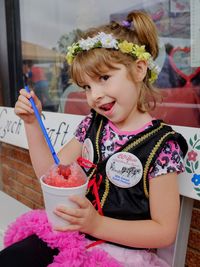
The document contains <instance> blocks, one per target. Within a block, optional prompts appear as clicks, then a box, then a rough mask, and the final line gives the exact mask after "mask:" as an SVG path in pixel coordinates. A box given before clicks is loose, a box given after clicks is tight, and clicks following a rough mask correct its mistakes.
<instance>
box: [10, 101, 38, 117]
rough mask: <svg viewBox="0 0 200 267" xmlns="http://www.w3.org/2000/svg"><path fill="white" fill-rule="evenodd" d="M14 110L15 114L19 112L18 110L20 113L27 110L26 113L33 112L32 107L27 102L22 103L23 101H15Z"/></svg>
mask: <svg viewBox="0 0 200 267" xmlns="http://www.w3.org/2000/svg"><path fill="white" fill-rule="evenodd" d="M15 112H16V113H17V114H19V112H20V113H21V112H22V113H24V112H27V113H31V114H33V113H34V111H33V109H32V107H31V106H30V105H28V104H27V103H24V102H21V101H19V102H17V103H16V105H15Z"/></svg>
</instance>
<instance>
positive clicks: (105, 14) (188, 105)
mask: <svg viewBox="0 0 200 267" xmlns="http://www.w3.org/2000/svg"><path fill="white" fill-rule="evenodd" d="M194 2H198V1H194ZM133 9H141V10H145V11H147V12H148V13H149V14H150V15H151V17H152V18H153V20H154V22H155V23H156V25H157V28H158V32H159V36H160V56H159V58H158V59H157V62H158V64H159V65H160V67H161V73H160V75H159V79H158V81H157V83H156V86H157V87H158V88H159V89H160V91H161V92H162V93H163V95H164V96H165V97H164V100H163V103H162V104H160V105H158V107H157V109H156V110H155V111H154V112H152V115H153V116H155V117H160V116H161V117H162V118H163V119H164V120H165V121H166V122H168V123H170V124H177V125H186V126H195V127H199V125H200V64H199V63H198V62H197V64H196V65H195V66H193V63H192V62H191V37H190V36H191V28H192V27H194V25H191V21H192V19H191V18H193V16H194V12H193V10H191V6H190V1H189V0H184V1H183V0H180V1H179V0H154V1H153V0H151V1H149V0H143V1H141V0H136V1H132V0H124V1H115V0H110V1H107V0H102V1H95V0H85V1H81V0H76V1H70V0H59V1H54V0H43V1H40V0H29V1H26V0H20V12H21V15H20V16H21V34H22V56H23V74H24V82H26V83H28V84H29V85H30V86H31V87H32V88H33V89H34V90H35V92H36V94H37V95H38V96H39V97H40V99H41V101H42V104H43V108H44V110H49V111H59V112H65V113H73V114H87V113H88V112H89V107H88V106H87V102H86V99H85V95H84V92H83V91H82V90H81V89H80V88H78V87H77V86H75V85H73V84H71V83H70V78H69V75H68V72H67V70H68V65H67V63H66V60H65V52H66V48H67V46H68V45H70V44H71V43H72V42H74V41H76V40H78V39H79V36H80V34H81V32H82V31H84V30H85V29H87V28H88V27H91V26H97V25H100V24H104V23H107V22H109V21H110V20H117V21H120V20H123V19H125V18H126V15H127V13H128V12H129V11H130V10H133ZM150 34H151V33H150ZM192 52H194V49H193V51H192ZM198 52H199V51H197V53H198Z"/></svg>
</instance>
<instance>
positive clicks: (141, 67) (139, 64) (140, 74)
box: [134, 59, 148, 82]
mask: <svg viewBox="0 0 200 267" xmlns="http://www.w3.org/2000/svg"><path fill="white" fill-rule="evenodd" d="M147 68H148V65H147V62H146V61H145V60H140V59H138V60H136V61H135V77H134V78H135V81H136V82H142V81H143V80H144V77H145V76H146V74H147Z"/></svg>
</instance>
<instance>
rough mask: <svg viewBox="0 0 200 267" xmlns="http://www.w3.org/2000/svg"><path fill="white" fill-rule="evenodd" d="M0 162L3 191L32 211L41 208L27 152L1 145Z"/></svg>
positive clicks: (37, 184)
mask: <svg viewBox="0 0 200 267" xmlns="http://www.w3.org/2000/svg"><path fill="white" fill-rule="evenodd" d="M1 160H2V183H3V191H4V192H6V193H7V194H9V195H11V196H13V197H14V198H16V199H17V200H19V201H21V202H22V203H24V204H25V205H27V206H28V207H30V208H32V209H35V208H41V207H43V198H42V193H41V189H40V184H39V181H38V179H37V177H36V175H35V173H34V170H33V168H32V166H31V161H30V157H29V154H28V151H27V150H26V149H22V148H18V147H15V146H11V145H8V144H5V143H3V144H2V148H1Z"/></svg>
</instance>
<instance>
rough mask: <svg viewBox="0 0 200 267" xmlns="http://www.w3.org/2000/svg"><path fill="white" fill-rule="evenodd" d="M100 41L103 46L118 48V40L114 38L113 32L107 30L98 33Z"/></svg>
mask: <svg viewBox="0 0 200 267" xmlns="http://www.w3.org/2000/svg"><path fill="white" fill-rule="evenodd" d="M98 37H99V41H100V42H101V45H102V47H103V48H114V49H117V48H118V47H117V45H118V42H117V40H116V39H115V38H113V36H112V34H106V33H105V32H100V33H99V34H98Z"/></svg>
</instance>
